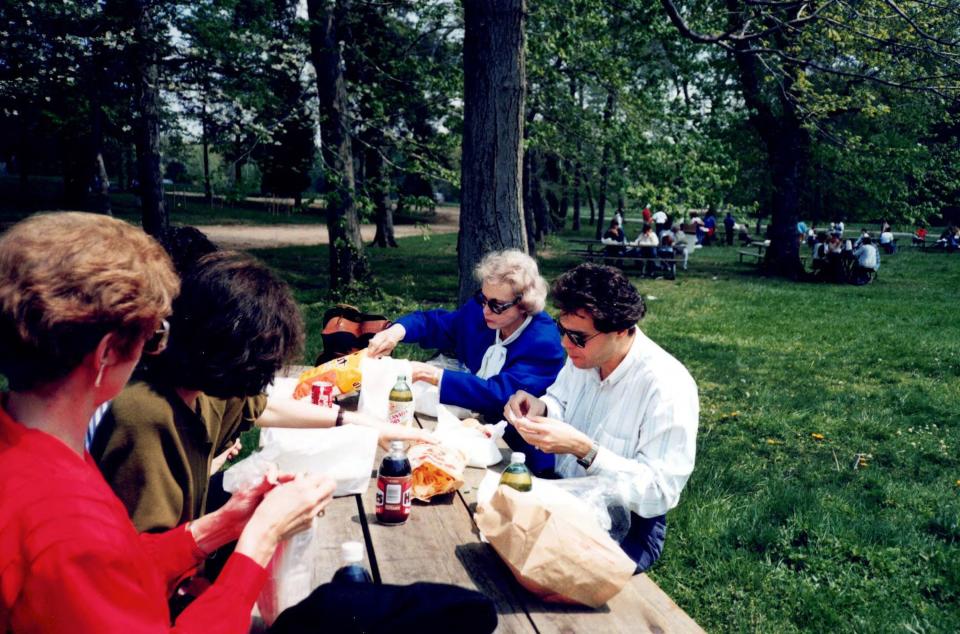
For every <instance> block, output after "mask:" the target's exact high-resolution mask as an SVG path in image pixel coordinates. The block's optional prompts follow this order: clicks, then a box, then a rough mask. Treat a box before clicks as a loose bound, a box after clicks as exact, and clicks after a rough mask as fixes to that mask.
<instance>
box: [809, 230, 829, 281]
mask: <svg viewBox="0 0 960 634" xmlns="http://www.w3.org/2000/svg"><path fill="white" fill-rule="evenodd" d="M811 266H812V267H813V275H814V276H815V277H817V278H820V279H823V278H824V277H825V276H826V273H827V269H828V263H827V234H826V233H824V232H823V231H821V232H820V233H818V234H817V238H816V243H815V244H814V245H813V260H811Z"/></svg>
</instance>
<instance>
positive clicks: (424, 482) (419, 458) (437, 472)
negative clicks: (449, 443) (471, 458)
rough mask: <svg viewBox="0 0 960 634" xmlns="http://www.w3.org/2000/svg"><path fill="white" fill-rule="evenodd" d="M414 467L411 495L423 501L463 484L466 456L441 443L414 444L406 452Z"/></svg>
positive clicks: (453, 489)
mask: <svg viewBox="0 0 960 634" xmlns="http://www.w3.org/2000/svg"><path fill="white" fill-rule="evenodd" d="M407 458H409V459H410V466H411V467H413V497H415V498H416V499H418V500H421V501H423V502H426V501H427V500H429V499H430V498H432V497H433V496H435V495H443V494H444V493H451V492H453V491H456V490H457V489H459V488H460V487H461V486H463V470H464V469H465V468H466V467H467V458H466V456H464V455H463V453H462V452H461V451H460V450H458V449H453V448H451V447H444V446H443V445H427V444H422V445H414V446H412V447H410V451H408V452H407Z"/></svg>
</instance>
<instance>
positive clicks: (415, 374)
mask: <svg viewBox="0 0 960 634" xmlns="http://www.w3.org/2000/svg"><path fill="white" fill-rule="evenodd" d="M441 374H443V370H442V369H440V368H438V367H437V366H435V365H430V364H429V363H423V362H422V361H411V362H410V375H411V376H410V381H411V382H416V381H426V382H427V383H429V384H430V385H440V375H441Z"/></svg>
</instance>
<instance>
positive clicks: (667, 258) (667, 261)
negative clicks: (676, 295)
mask: <svg viewBox="0 0 960 634" xmlns="http://www.w3.org/2000/svg"><path fill="white" fill-rule="evenodd" d="M673 244H674V239H673V233H671V232H670V231H664V232H663V235H662V236H660V244H659V245H658V246H657V258H659V260H660V268H661V269H662V270H664V271H666V272H667V273H669V274H670V275H672V276H676V274H677V263H676V261H675V259H674V257H675V255H676V254H675V253H674V250H673Z"/></svg>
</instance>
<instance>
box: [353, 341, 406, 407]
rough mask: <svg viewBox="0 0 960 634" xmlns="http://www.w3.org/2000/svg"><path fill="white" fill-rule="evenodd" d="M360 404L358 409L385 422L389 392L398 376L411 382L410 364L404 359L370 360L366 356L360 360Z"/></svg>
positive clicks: (382, 358) (384, 358)
mask: <svg viewBox="0 0 960 634" xmlns="http://www.w3.org/2000/svg"><path fill="white" fill-rule="evenodd" d="M360 375H361V377H362V378H361V379H360V380H361V386H360V403H359V405H358V409H359V410H360V411H361V412H363V413H365V414H369V415H370V416H374V417H376V418H378V419H380V420H387V409H388V408H387V403H388V401H389V400H390V390H392V389H393V386H394V385H396V383H397V377H398V376H405V377H407V382H408V384H409V383H410V382H411V376H410V362H409V361H407V360H406V359H391V358H390V357H381V358H379V359H372V358H370V357H368V356H366V355H364V357H363V358H362V359H360Z"/></svg>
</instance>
